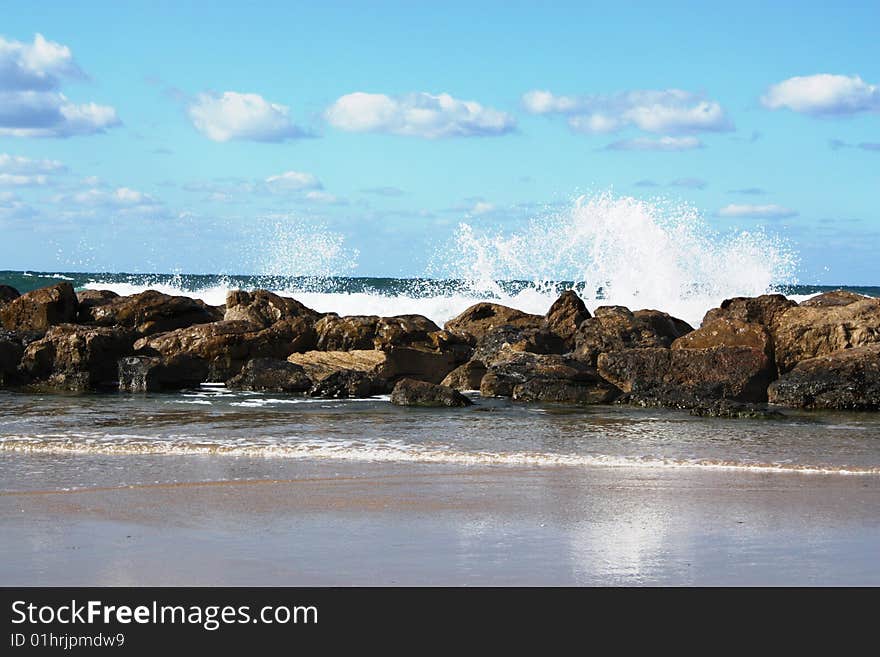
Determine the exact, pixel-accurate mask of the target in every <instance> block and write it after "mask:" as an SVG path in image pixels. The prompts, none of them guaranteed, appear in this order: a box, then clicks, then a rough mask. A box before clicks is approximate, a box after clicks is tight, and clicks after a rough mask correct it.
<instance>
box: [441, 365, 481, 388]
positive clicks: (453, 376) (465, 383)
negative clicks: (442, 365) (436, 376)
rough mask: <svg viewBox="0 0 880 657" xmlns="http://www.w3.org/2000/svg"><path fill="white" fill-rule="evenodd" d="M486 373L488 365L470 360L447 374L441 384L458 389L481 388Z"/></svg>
mask: <svg viewBox="0 0 880 657" xmlns="http://www.w3.org/2000/svg"><path fill="white" fill-rule="evenodd" d="M485 375H486V366H485V365H484V364H483V363H482V362H481V361H478V360H469V361H468V362H466V363H465V364H464V365H459V366H458V367H456V368H455V369H454V370H452V371H451V372H450V373H449V374H447V375H446V378H444V379H443V380H442V381H441V382H440V385H444V386H448V387H450V388H455V389H456V390H479V389H480V383H481V382H482V380H483V377H484V376H485Z"/></svg>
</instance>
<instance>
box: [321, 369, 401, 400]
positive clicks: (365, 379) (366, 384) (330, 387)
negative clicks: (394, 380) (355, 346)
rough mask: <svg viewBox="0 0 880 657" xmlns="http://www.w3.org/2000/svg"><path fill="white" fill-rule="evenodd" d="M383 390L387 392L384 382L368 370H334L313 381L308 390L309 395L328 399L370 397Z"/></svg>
mask: <svg viewBox="0 0 880 657" xmlns="http://www.w3.org/2000/svg"><path fill="white" fill-rule="evenodd" d="M383 392H388V388H387V385H386V383H385V382H384V381H382V380H377V379H375V378H373V377H372V376H371V375H370V374H369V373H368V372H362V371H360V370H336V371H335V372H333V373H332V374H330V375H328V376H326V377H324V378H323V379H321V380H320V381H315V383H314V384H313V385H312V388H311V390H309V395H311V396H312V397H326V398H328V399H347V398H348V397H370V396H372V395H374V394H380V393H383Z"/></svg>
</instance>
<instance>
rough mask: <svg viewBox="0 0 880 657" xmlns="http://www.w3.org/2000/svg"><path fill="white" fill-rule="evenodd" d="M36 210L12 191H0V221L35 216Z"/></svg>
mask: <svg viewBox="0 0 880 657" xmlns="http://www.w3.org/2000/svg"><path fill="white" fill-rule="evenodd" d="M36 214H37V211H36V210H34V209H33V208H32V207H31V206H29V205H27V204H25V203H24V202H22V200H21V198H19V196H18V195H17V194H15V193H13V192H0V221H10V222H12V221H17V220H22V219H30V218H31V217H34V216H36Z"/></svg>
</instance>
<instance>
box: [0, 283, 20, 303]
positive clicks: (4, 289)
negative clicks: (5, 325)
mask: <svg viewBox="0 0 880 657" xmlns="http://www.w3.org/2000/svg"><path fill="white" fill-rule="evenodd" d="M20 296H21V292H19V291H18V290H16V289H15V288H14V287H12V286H11V285H0V305H3V304H4V303H9V302H10V301H12V300H14V299H18V297H20Z"/></svg>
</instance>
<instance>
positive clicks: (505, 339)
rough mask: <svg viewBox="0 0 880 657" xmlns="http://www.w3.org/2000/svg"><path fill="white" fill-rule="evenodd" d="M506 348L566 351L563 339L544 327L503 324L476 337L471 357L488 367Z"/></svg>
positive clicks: (560, 352) (556, 352)
mask: <svg viewBox="0 0 880 657" xmlns="http://www.w3.org/2000/svg"><path fill="white" fill-rule="evenodd" d="M507 350H512V351H528V352H530V353H533V354H562V353H565V352H566V351H568V349H567V348H566V344H565V341H564V340H563V339H562V338H561V337H559V335H557V334H556V333H551V332H550V331H549V330H548V329H546V328H544V327H541V328H534V327H517V326H512V325H510V324H505V325H504V326H498V327H496V328H494V329H492V330H491V331H489V332H488V333H485V334H484V335H482V336H480V337H479V338H478V339H477V343H476V347H475V348H474V351H473V355H472V358H473V359H474V360H477V361H480V362H481V363H483V364H484V365H486V366H487V367H488V366H489V365H491V364H492V363H493V362H495V360H496V359H497V358H499V355H500V354H502V352H506V351H507Z"/></svg>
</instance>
